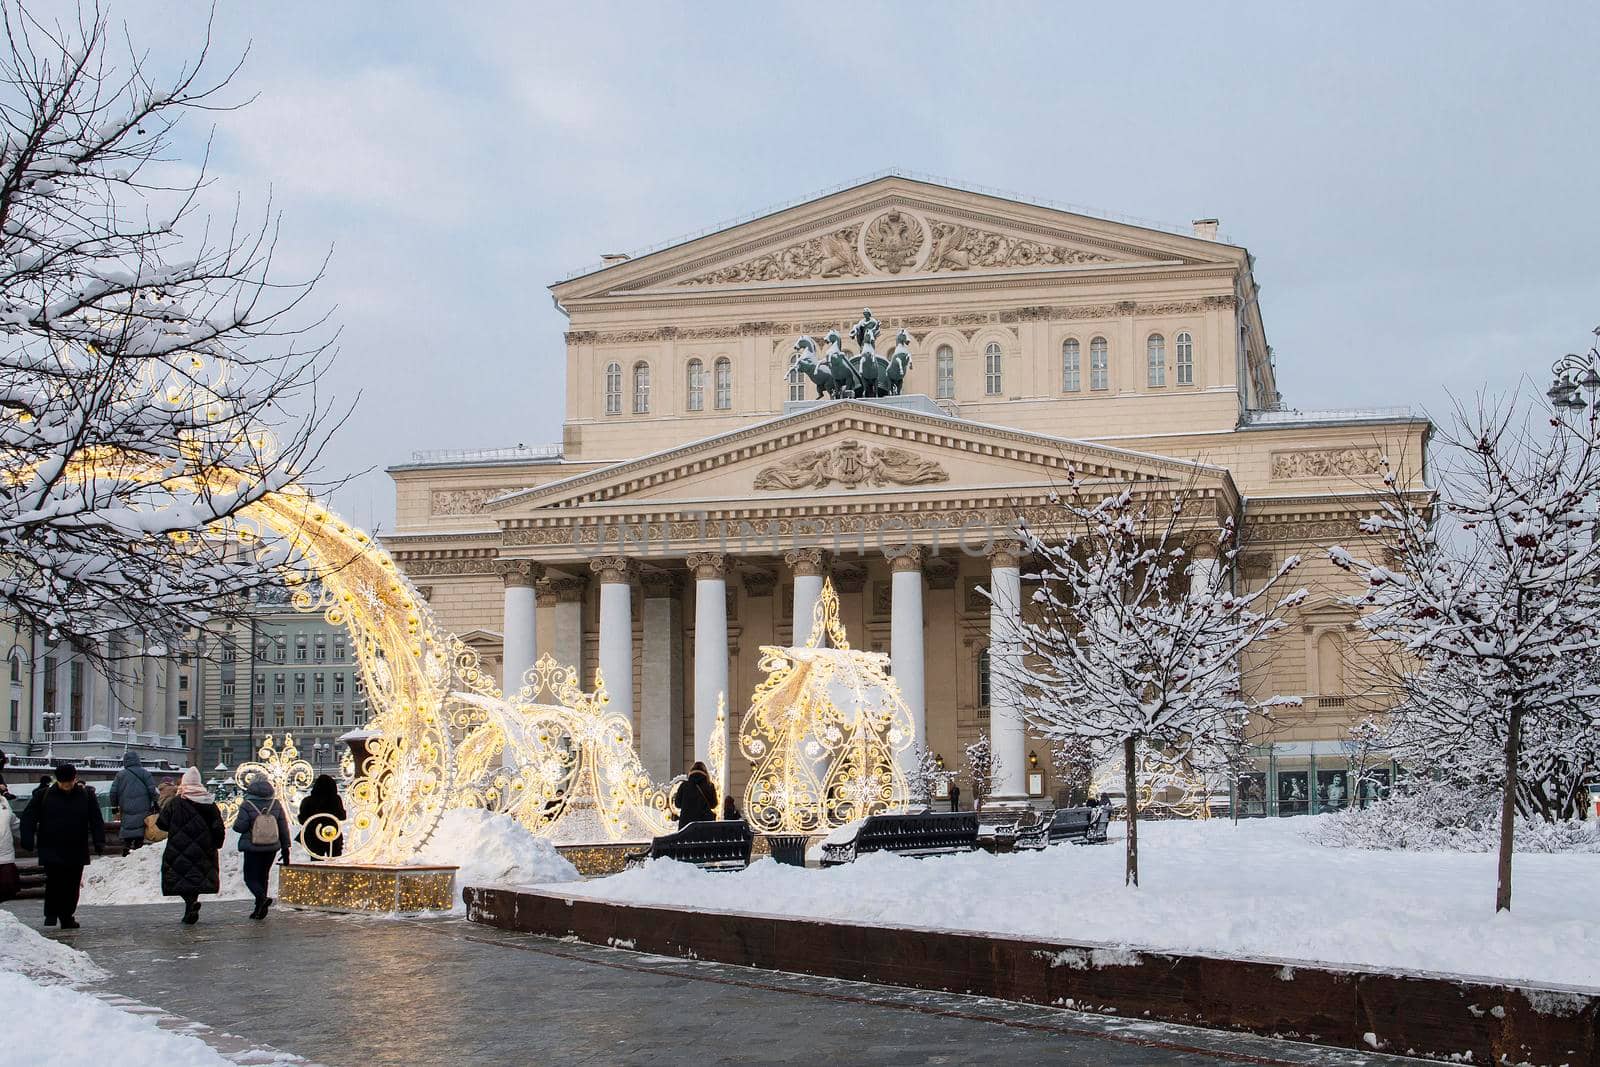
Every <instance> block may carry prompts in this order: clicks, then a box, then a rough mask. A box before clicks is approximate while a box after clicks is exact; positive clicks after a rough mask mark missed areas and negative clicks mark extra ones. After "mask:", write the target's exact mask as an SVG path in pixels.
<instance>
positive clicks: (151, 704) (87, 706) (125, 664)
mask: <svg viewBox="0 0 1600 1067" xmlns="http://www.w3.org/2000/svg"><path fill="white" fill-rule="evenodd" d="M98 651H99V654H100V657H101V658H102V659H103V661H104V663H105V664H106V665H105V666H102V665H101V664H100V663H97V662H96V661H95V660H94V658H92V657H90V656H86V655H84V654H82V653H81V652H78V651H77V650H75V649H73V648H71V647H69V646H66V645H57V646H50V645H47V644H45V643H43V642H38V643H37V644H36V646H35V647H34V649H33V650H32V651H31V653H30V654H31V655H32V658H33V663H32V671H33V681H32V685H31V690H32V693H31V696H32V707H31V709H30V712H31V718H32V720H33V723H34V730H35V731H36V733H38V734H40V735H43V734H44V733H45V732H47V731H46V725H47V724H46V720H45V716H46V714H52V715H54V716H55V718H54V720H53V722H52V723H51V724H50V725H52V726H53V727H54V732H55V733H58V734H65V733H78V734H85V735H88V736H89V737H90V738H102V739H108V740H116V739H118V738H120V737H123V736H125V735H126V734H127V733H128V728H125V727H124V726H123V722H124V721H126V720H128V719H131V720H133V722H132V726H131V729H132V731H133V732H134V733H136V734H155V735H157V736H159V737H161V738H163V739H164V740H169V741H173V742H175V741H176V739H177V737H178V732H179V714H178V701H179V699H180V698H179V694H180V692H181V690H180V688H179V685H178V675H179V667H178V657H177V656H176V655H175V654H173V653H171V652H169V651H168V650H167V649H166V648H164V647H163V646H160V645H158V644H155V643H153V642H152V641H150V640H139V641H138V642H137V643H135V639H134V638H132V637H128V636H124V635H120V634H119V635H113V636H111V637H109V638H107V639H105V641H104V642H103V643H102V645H101V647H100V649H99V650H98ZM48 661H54V671H55V680H54V683H55V684H54V685H53V686H50V685H47V684H46V670H47V662H48ZM75 665H76V666H77V668H78V669H77V671H76V672H74V670H73V667H74V666H75ZM74 673H76V674H77V676H78V696H79V708H80V713H81V714H80V717H79V723H78V729H77V730H76V731H74V730H73V719H72V697H73V675H74ZM47 696H48V697H49V698H50V699H47Z"/></svg>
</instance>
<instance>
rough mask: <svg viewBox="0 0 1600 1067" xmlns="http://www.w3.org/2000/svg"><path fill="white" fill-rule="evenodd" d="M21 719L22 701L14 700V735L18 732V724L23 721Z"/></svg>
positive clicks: (12, 718)
mask: <svg viewBox="0 0 1600 1067" xmlns="http://www.w3.org/2000/svg"><path fill="white" fill-rule="evenodd" d="M21 717H22V701H20V700H13V701H12V702H11V732H12V733H16V732H17V723H18V722H19V721H20V720H21Z"/></svg>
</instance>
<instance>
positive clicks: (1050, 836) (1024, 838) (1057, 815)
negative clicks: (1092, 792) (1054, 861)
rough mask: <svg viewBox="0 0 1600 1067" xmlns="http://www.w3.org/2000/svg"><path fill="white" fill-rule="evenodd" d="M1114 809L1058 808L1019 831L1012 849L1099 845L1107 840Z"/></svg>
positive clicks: (1100, 806) (1103, 806) (1097, 807)
mask: <svg viewBox="0 0 1600 1067" xmlns="http://www.w3.org/2000/svg"><path fill="white" fill-rule="evenodd" d="M1110 821H1111V808H1110V807H1109V806H1108V805H1105V804H1099V805H1086V806H1084V807H1081V808H1057V809H1056V810H1055V811H1054V812H1052V813H1051V815H1050V817H1049V818H1042V819H1040V820H1039V821H1037V822H1036V823H1034V824H1033V825H1032V826H1026V827H1021V828H1019V829H1018V830H1017V839H1016V840H1015V841H1014V842H1012V845H1011V847H1012V849H1013V850H1018V851H1020V850H1024V849H1043V848H1047V847H1049V846H1050V845H1059V844H1060V843H1061V842H1063V841H1071V842H1072V843H1073V844H1075V845H1099V844H1104V843H1105V839H1106V826H1107V824H1108V823H1110Z"/></svg>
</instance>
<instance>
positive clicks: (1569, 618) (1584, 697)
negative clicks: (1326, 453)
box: [1330, 350, 1600, 910]
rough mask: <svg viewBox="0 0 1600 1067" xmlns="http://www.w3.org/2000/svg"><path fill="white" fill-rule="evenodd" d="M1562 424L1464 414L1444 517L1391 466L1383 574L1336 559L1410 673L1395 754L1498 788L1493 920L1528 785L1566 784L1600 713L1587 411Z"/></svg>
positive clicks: (1592, 458) (1442, 468)
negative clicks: (1551, 780) (1528, 772)
mask: <svg viewBox="0 0 1600 1067" xmlns="http://www.w3.org/2000/svg"><path fill="white" fill-rule="evenodd" d="M1589 358H1590V362H1591V364H1592V363H1593V362H1595V361H1600V353H1596V352H1594V351H1593V350H1591V352H1590V357H1589ZM1579 406H1580V407H1581V406H1582V405H1579ZM1567 411H1568V408H1567V407H1566V405H1562V406H1560V407H1558V408H1557V409H1556V410H1555V411H1553V412H1552V413H1550V415H1549V417H1548V419H1547V420H1541V421H1543V422H1545V423H1547V425H1548V432H1541V431H1539V430H1538V429H1536V428H1533V427H1529V426H1528V425H1527V422H1528V420H1527V408H1526V407H1525V406H1524V405H1522V404H1521V403H1519V402H1518V401H1517V400H1516V399H1515V398H1513V399H1512V400H1511V401H1510V402H1509V403H1506V404H1504V405H1499V406H1494V405H1488V404H1486V403H1483V402H1480V403H1479V405H1478V407H1477V409H1476V410H1475V411H1473V412H1471V413H1468V412H1467V411H1465V410H1458V411H1457V413H1456V419H1455V425H1454V427H1453V428H1452V429H1451V430H1450V431H1448V432H1447V433H1445V434H1442V435H1441V440H1440V442H1439V448H1438V452H1439V458H1438V459H1437V460H1436V462H1435V468H1436V470H1437V471H1438V479H1439V485H1438V489H1437V495H1438V499H1437V507H1436V506H1435V503H1434V501H1433V500H1431V499H1429V498H1426V497H1419V495H1418V494H1415V493H1410V492H1407V491H1404V490H1402V489H1400V488H1399V487H1398V485H1399V482H1398V479H1397V478H1396V476H1395V473H1394V472H1393V471H1392V470H1391V469H1389V467H1388V465H1387V462H1386V465H1385V477H1384V481H1385V483H1386V484H1387V486H1388V487H1389V492H1388V494H1387V496H1386V498H1385V499H1384V501H1383V503H1382V506H1381V508H1380V510H1379V511H1378V512H1376V513H1375V514H1373V515H1371V516H1369V517H1368V518H1367V519H1366V520H1365V521H1364V522H1363V529H1364V531H1365V532H1367V533H1369V534H1374V535H1377V536H1380V537H1381V538H1382V539H1383V541H1384V544H1385V550H1386V556H1385V558H1383V559H1381V560H1378V561H1372V560H1362V559H1358V558H1356V557H1355V556H1353V555H1352V554H1351V553H1350V552H1349V551H1347V550H1346V549H1344V548H1338V547H1336V548H1334V549H1332V550H1331V553H1330V554H1331V557H1332V559H1333V561H1334V563H1336V564H1338V565H1339V566H1341V567H1343V568H1345V569H1347V570H1351V571H1354V572H1357V573H1359V574H1361V575H1362V576H1363V577H1364V578H1365V580H1366V583H1367V588H1366V591H1365V592H1364V593H1362V594H1360V595H1359V596H1355V597H1352V598H1350V600H1349V603H1351V604H1353V605H1357V606H1362V607H1365V608H1368V609H1369V610H1368V611H1367V612H1366V613H1365V614H1364V616H1363V617H1362V620H1361V622H1362V625H1363V626H1364V627H1365V628H1366V629H1367V630H1368V631H1369V632H1370V633H1371V634H1372V636H1373V637H1374V638H1375V639H1377V640H1379V641H1384V642H1389V643H1390V644H1391V645H1392V646H1394V647H1396V648H1397V649H1399V650H1401V651H1402V652H1403V653H1404V654H1405V656H1406V657H1408V658H1409V660H1410V663H1411V669H1410V670H1409V672H1408V673H1407V675H1406V679H1405V682H1404V688H1403V690H1402V693H1403V697H1402V699H1401V701H1400V702H1399V704H1398V706H1397V707H1396V708H1395V709H1394V710H1393V711H1392V712H1391V717H1392V719H1393V721H1394V724H1395V728H1396V731H1397V733H1398V734H1399V735H1400V736H1401V737H1402V738H1403V739H1404V743H1405V744H1406V745H1407V746H1408V747H1409V749H1410V750H1411V751H1412V752H1413V753H1414V754H1420V755H1422V756H1424V757H1429V756H1431V757H1432V758H1435V759H1440V758H1443V759H1446V760H1448V761H1449V765H1450V766H1451V767H1452V768H1453V769H1454V770H1455V771H1456V772H1457V773H1461V774H1465V775H1467V776H1472V777H1477V778H1479V779H1480V780H1482V779H1494V778H1498V780H1499V789H1500V794H1501V815H1500V856H1499V860H1500V862H1499V869H1498V873H1497V887H1496V893H1495V908H1496V910H1505V909H1509V908H1510V907H1511V856H1512V840H1513V831H1514V828H1515V818H1516V814H1517V810H1518V803H1519V798H1521V799H1522V800H1523V801H1524V802H1526V803H1534V804H1536V803H1537V798H1536V797H1534V796H1530V795H1529V793H1528V790H1527V789H1526V788H1525V783H1524V781H1523V779H1522V772H1523V769H1524V768H1526V767H1529V766H1540V767H1543V768H1544V770H1543V771H1542V772H1541V773H1544V774H1546V775H1547V777H1548V776H1559V772H1558V770H1557V765H1559V764H1561V763H1562V762H1563V761H1568V760H1569V759H1570V757H1571V756H1573V755H1574V754H1575V753H1576V750H1575V749H1574V747H1573V745H1574V741H1575V740H1578V739H1581V738H1582V737H1584V736H1589V735H1591V732H1592V731H1593V729H1594V728H1595V721H1594V709H1595V707H1596V705H1597V701H1600V677H1597V676H1596V674H1595V673H1594V671H1593V670H1592V669H1591V668H1592V665H1593V664H1594V662H1595V660H1596V653H1597V651H1600V543H1597V542H1596V539H1595V507H1596V501H1597V499H1600V449H1597V444H1600V439H1597V424H1596V417H1595V410H1594V408H1593V406H1592V405H1591V406H1589V407H1588V408H1586V409H1585V410H1584V411H1583V412H1582V413H1580V414H1578V415H1576V416H1572V415H1569V414H1568V413H1567ZM1436 520H1437V521H1436ZM1587 747H1588V749H1589V751H1590V752H1591V753H1592V751H1593V744H1592V742H1591V743H1590V744H1589V745H1588V746H1587ZM1530 755H1531V756H1532V758H1531V759H1530ZM1578 780H1579V781H1581V777H1580V778H1579V779H1578ZM1557 806H1559V803H1558V805H1557Z"/></svg>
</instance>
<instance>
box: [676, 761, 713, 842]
mask: <svg viewBox="0 0 1600 1067" xmlns="http://www.w3.org/2000/svg"><path fill="white" fill-rule="evenodd" d="M673 800H674V801H675V802H676V803H677V805H678V829H680V830H681V829H683V828H684V827H685V826H688V825H689V824H690V823H692V822H715V821H716V818H717V787H716V786H714V785H712V784H711V778H710V776H709V775H707V774H706V773H705V772H703V771H691V772H689V777H687V778H685V779H684V780H683V784H682V785H680V786H678V791H677V793H676V794H674V796H673Z"/></svg>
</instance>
